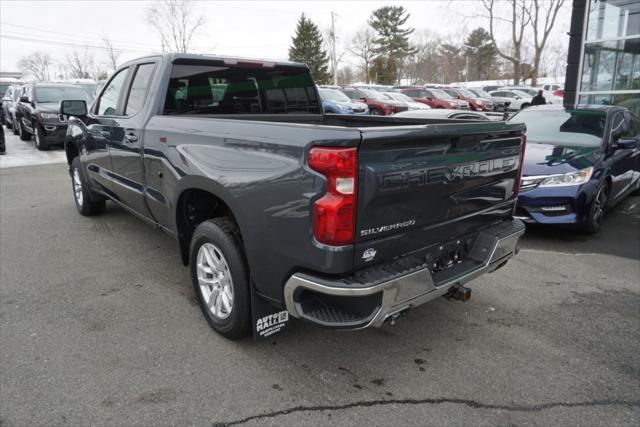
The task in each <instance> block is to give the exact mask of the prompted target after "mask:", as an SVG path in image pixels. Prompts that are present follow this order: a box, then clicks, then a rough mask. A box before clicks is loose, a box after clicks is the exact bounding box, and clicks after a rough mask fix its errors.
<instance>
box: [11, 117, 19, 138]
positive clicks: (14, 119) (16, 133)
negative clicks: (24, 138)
mask: <svg viewBox="0 0 640 427" xmlns="http://www.w3.org/2000/svg"><path fill="white" fill-rule="evenodd" d="M12 120H13V126H11V127H12V128H13V129H11V130H12V131H13V134H14V135H18V133H19V132H18V121H17V120H16V118H15V117H14V118H13V119H12Z"/></svg>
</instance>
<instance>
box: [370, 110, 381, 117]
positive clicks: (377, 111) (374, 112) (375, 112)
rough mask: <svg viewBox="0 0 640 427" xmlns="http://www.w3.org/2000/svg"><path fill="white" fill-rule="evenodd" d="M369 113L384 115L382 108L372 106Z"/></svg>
mask: <svg viewBox="0 0 640 427" xmlns="http://www.w3.org/2000/svg"><path fill="white" fill-rule="evenodd" d="M369 114H371V115H372V116H381V115H382V113H381V112H380V110H378V109H377V108H371V109H370V110H369Z"/></svg>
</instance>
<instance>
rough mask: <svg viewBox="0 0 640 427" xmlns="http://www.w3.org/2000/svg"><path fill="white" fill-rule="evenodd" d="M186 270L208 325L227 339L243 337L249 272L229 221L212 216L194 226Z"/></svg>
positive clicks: (247, 326)
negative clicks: (212, 217)
mask: <svg viewBox="0 0 640 427" xmlns="http://www.w3.org/2000/svg"><path fill="white" fill-rule="evenodd" d="M190 269H191V281H192V283H193V287H194V290H195V293H196V295H197V296H198V301H199V302H200V308H201V309H202V313H203V314H204V316H205V318H206V319H207V321H208V322H209V324H210V325H211V327H212V328H213V329H214V330H215V331H216V332H218V333H219V334H220V335H222V336H224V337H227V338H230V339H240V338H242V337H244V336H246V335H247V334H248V333H249V331H250V326H251V309H250V307H251V303H250V299H249V274H248V268H247V266H246V263H245V260H244V256H243V251H242V248H241V245H240V240H239V238H238V236H237V231H236V226H235V224H234V223H233V221H231V220H230V219H229V218H214V219H210V220H207V221H204V222H203V223H201V224H200V225H198V227H197V228H196V229H195V231H194V233H193V238H192V239H191V248H190Z"/></svg>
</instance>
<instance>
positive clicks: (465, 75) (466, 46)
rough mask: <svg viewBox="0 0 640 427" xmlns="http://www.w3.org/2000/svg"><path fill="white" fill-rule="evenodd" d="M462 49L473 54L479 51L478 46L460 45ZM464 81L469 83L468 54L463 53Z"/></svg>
mask: <svg viewBox="0 0 640 427" xmlns="http://www.w3.org/2000/svg"><path fill="white" fill-rule="evenodd" d="M462 47H465V48H467V49H469V50H473V51H474V53H475V52H477V51H478V49H480V46H469V45H468V44H464V43H462ZM464 81H465V83H466V82H468V81H469V52H468V51H467V52H465V55H464Z"/></svg>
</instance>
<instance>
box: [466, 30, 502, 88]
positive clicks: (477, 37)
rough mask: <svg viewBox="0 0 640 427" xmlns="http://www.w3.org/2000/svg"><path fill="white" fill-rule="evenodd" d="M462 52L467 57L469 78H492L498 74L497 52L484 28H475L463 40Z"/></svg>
mask: <svg viewBox="0 0 640 427" xmlns="http://www.w3.org/2000/svg"><path fill="white" fill-rule="evenodd" d="M464 44H465V51H464V54H465V55H466V56H467V57H468V59H469V69H468V70H467V73H468V76H467V77H468V79H469V80H493V79H495V78H497V77H498V76H497V75H498V52H497V51H496V47H495V46H494V45H493V43H492V42H491V35H490V34H489V33H488V32H487V31H486V30H485V29H484V28H476V29H475V30H473V31H472V32H471V34H469V35H468V36H467V39H466V40H465V42H464Z"/></svg>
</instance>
